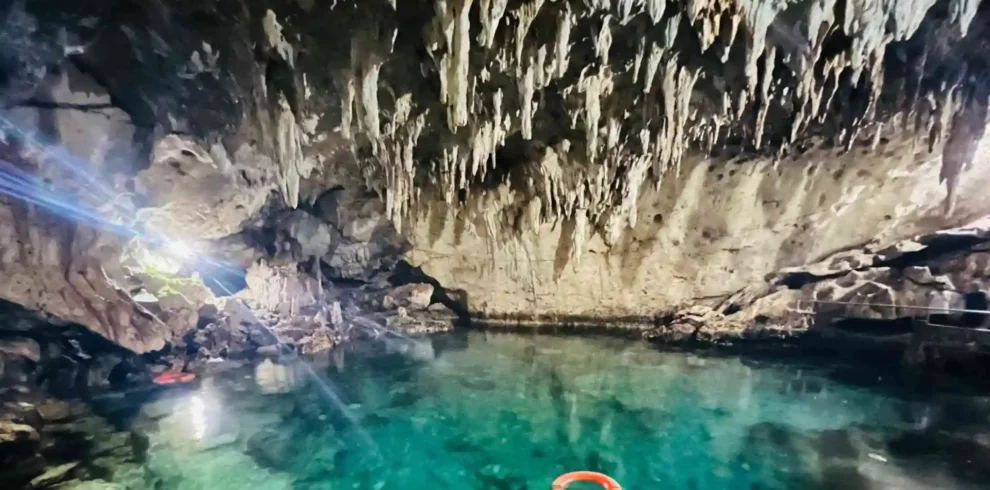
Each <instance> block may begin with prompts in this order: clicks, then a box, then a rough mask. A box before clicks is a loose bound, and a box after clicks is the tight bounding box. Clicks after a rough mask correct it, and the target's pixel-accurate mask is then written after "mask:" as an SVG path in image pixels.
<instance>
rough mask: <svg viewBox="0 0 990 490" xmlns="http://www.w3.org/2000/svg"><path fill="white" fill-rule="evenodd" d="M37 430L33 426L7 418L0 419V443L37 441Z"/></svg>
mask: <svg viewBox="0 0 990 490" xmlns="http://www.w3.org/2000/svg"><path fill="white" fill-rule="evenodd" d="M38 438H39V436H38V431H36V430H34V427H31V426H30V425H25V424H18V423H15V422H11V421H9V420H0V444H6V443H12V442H21V441H37V440H38Z"/></svg>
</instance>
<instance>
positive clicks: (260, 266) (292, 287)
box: [241, 261, 321, 317]
mask: <svg viewBox="0 0 990 490" xmlns="http://www.w3.org/2000/svg"><path fill="white" fill-rule="evenodd" d="M247 285H248V289H247V291H244V292H242V293H241V295H242V296H243V297H246V298H249V299H251V300H252V301H253V302H254V303H255V305H256V306H258V307H259V308H261V309H262V310H265V311H268V312H272V313H278V314H279V315H281V316H285V317H289V316H293V315H296V314H298V313H299V311H300V309H302V308H306V307H311V306H313V305H315V304H316V303H317V294H319V291H320V289H321V287H320V285H319V284H318V283H317V281H316V279H314V278H312V277H309V276H307V275H305V274H303V273H301V272H299V270H298V267H297V266H296V264H288V265H279V264H270V263H268V262H267V261H261V262H258V263H257V264H254V265H253V266H251V267H250V268H249V269H248V271H247Z"/></svg>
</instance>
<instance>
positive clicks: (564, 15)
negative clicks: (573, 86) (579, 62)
mask: <svg viewBox="0 0 990 490" xmlns="http://www.w3.org/2000/svg"><path fill="white" fill-rule="evenodd" d="M574 22H575V19H574V14H573V13H571V7H570V4H568V3H565V4H564V7H563V8H562V9H561V10H560V13H559V14H558V15H557V38H556V40H555V42H554V48H553V49H554V51H553V52H554V57H553V66H554V68H556V72H557V78H563V77H564V75H565V74H566V73H567V66H568V64H569V61H568V58H569V56H568V54H569V52H570V49H571V45H570V39H571V28H572V27H574Z"/></svg>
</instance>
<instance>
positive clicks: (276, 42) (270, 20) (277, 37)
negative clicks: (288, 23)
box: [262, 9, 296, 68]
mask: <svg viewBox="0 0 990 490" xmlns="http://www.w3.org/2000/svg"><path fill="white" fill-rule="evenodd" d="M262 24H263V25H262V27H263V29H264V31H265V37H266V38H267V40H268V45H269V46H270V47H271V48H272V49H274V50H275V51H276V52H277V53H278V55H279V56H281V57H282V59H283V60H285V62H286V63H288V64H289V66H290V67H292V68H295V67H296V54H295V50H294V49H293V48H292V44H289V41H288V40H287V39H285V35H284V34H283V33H282V24H279V23H278V18H276V17H275V12H273V11H272V10H271V9H268V11H267V12H265V18H264V20H263V21H262Z"/></svg>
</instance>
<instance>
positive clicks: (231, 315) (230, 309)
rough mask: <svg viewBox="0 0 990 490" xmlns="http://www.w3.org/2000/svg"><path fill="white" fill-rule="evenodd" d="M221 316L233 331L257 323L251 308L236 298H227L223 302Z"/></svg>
mask: <svg viewBox="0 0 990 490" xmlns="http://www.w3.org/2000/svg"><path fill="white" fill-rule="evenodd" d="M223 314H224V316H225V317H226V318H227V322H226V323H227V325H229V326H230V327H231V328H232V329H235V330H239V329H242V328H245V327H247V326H249V325H253V324H255V323H258V319H257V316H256V315H255V314H254V313H253V312H252V311H251V308H249V307H248V306H247V305H245V304H244V302H243V301H242V300H240V299H238V298H228V299H226V300H224V301H223Z"/></svg>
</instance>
